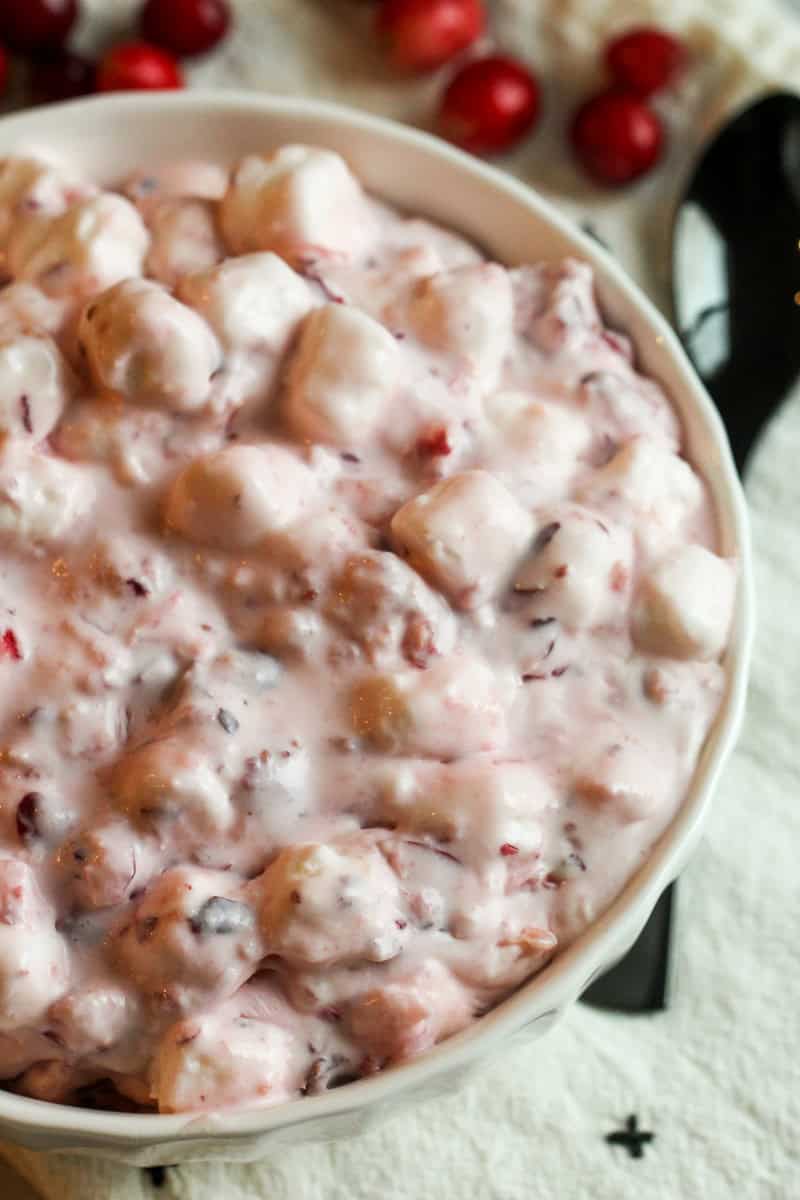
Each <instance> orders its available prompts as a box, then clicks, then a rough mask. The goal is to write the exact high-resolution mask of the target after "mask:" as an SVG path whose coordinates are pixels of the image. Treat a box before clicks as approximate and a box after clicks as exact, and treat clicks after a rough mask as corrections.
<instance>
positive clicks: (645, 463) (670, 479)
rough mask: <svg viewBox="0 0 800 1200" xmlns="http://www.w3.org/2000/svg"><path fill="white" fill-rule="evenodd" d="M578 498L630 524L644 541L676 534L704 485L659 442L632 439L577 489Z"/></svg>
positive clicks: (696, 504) (697, 506)
mask: <svg viewBox="0 0 800 1200" xmlns="http://www.w3.org/2000/svg"><path fill="white" fill-rule="evenodd" d="M577 499H578V500H580V501H581V502H582V503H584V504H586V505H588V506H589V507H597V508H600V509H603V510H604V511H606V512H608V513H609V514H610V515H611V516H615V515H617V514H618V515H619V516H620V518H621V519H624V518H627V521H628V522H629V521H630V514H631V511H632V512H633V514H634V517H638V518H639V521H638V523H637V528H638V531H639V533H640V534H641V536H642V537H644V538H645V540H646V541H648V542H650V541H653V542H655V541H660V542H663V536H664V533H668V534H670V535H674V534H677V533H678V532H679V530H680V528H681V526H682V525H683V524H684V523H685V522H686V521H687V520H688V519H690V518H691V517H692V516H694V515H695V514H696V513H697V512H698V510H699V509H700V506H701V505H702V502H703V485H702V483H701V482H700V479H699V478H698V477H697V475H696V474H695V473H694V471H693V470H692V468H691V467H690V466H689V464H688V463H687V462H686V461H685V460H684V459H682V458H679V457H678V455H677V454H673V453H672V451H671V450H670V449H669V448H668V447H667V446H664V445H663V444H662V443H660V442H657V441H653V440H651V439H650V438H644V437H640V438H634V439H633V440H632V441H630V442H626V444H625V445H624V446H623V447H622V448H621V449H620V450H618V451H617V453H616V454H615V455H614V457H613V458H612V459H611V460H610V461H609V462H608V463H606V465H605V466H604V467H601V468H600V469H599V470H598V471H595V472H594V474H593V475H591V476H590V477H589V478H588V479H587V480H586V482H585V483H584V484H583V485H582V486H581V487H580V488H579V490H578V493H577Z"/></svg>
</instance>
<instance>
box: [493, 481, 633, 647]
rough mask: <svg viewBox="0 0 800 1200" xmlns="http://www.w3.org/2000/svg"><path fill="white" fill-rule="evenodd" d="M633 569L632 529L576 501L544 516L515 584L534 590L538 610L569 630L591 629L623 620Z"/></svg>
mask: <svg viewBox="0 0 800 1200" xmlns="http://www.w3.org/2000/svg"><path fill="white" fill-rule="evenodd" d="M551 515H552V517H553V519H552V520H551V519H550V516H551ZM632 569H633V539H632V537H631V534H630V531H629V530H627V529H625V528H623V527H622V526H619V525H616V524H614V523H613V522H612V521H609V520H608V519H601V518H600V517H599V516H596V515H595V514H594V513H592V512H591V511H590V510H588V509H585V508H581V507H579V506H578V505H574V506H572V507H570V508H567V509H563V510H562V509H556V510H553V512H552V514H546V515H545V516H543V517H542V520H541V524H540V527H539V534H538V536H537V538H536V539H534V544H533V551H532V554H531V557H530V558H528V559H527V561H526V562H525V563H523V564H522V566H521V567H520V569H519V571H518V572H517V573H516V574H515V576H514V589H515V591H517V592H518V593H522V594H529V595H531V597H532V603H533V608H534V610H535V612H536V613H537V614H538V615H540V616H545V615H546V616H548V617H557V618H558V620H559V621H560V622H561V624H562V625H564V626H565V627H566V628H567V629H591V628H592V627H593V626H597V625H603V624H607V623H614V622H619V621H620V620H621V619H624V617H625V615H626V612H627V605H628V601H629V598H630V579H631V573H632Z"/></svg>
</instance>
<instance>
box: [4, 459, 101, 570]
mask: <svg viewBox="0 0 800 1200" xmlns="http://www.w3.org/2000/svg"><path fill="white" fill-rule="evenodd" d="M94 499H95V488H94V483H93V482H92V480H91V478H90V477H89V476H88V474H87V472H86V471H82V470H81V469H80V468H79V467H75V466H73V465H72V464H71V463H66V462H63V461H62V460H61V459H58V458H51V457H50V456H49V455H47V454H40V453H37V452H36V451H35V450H30V451H27V450H26V451H22V450H20V451H19V452H15V453H8V454H6V455H5V457H4V458H3V459H2V460H0V537H9V538H12V539H13V540H14V541H16V542H17V543H19V544H20V545H22V546H25V545H29V544H31V543H36V542H44V543H54V544H55V543H58V542H61V541H64V540H66V539H68V538H69V537H70V536H71V535H72V534H73V533H75V532H77V529H76V527H77V526H78V525H79V524H80V522H81V521H82V520H83V518H84V517H85V516H86V515H87V513H88V511H89V509H90V508H91V506H92V503H93V502H94Z"/></svg>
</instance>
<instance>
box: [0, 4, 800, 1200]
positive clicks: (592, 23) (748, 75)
mask: <svg viewBox="0 0 800 1200" xmlns="http://www.w3.org/2000/svg"><path fill="white" fill-rule="evenodd" d="M86 8H87V11H88V13H89V20H87V22H86V27H85V29H84V31H83V32H84V34H85V38H86V42H87V44H90V43H92V42H94V43H97V41H98V40H100V41H102V40H103V39H104V38H106V37H110V36H113V35H114V34H115V33H116V32H117V31H118V30H119V29H120V28H122V27H124V25H125V22H126V20H127V19H128V18H129V15H130V13H131V12H132V11H133V10H134V9H135V8H136V0H86ZM236 8H237V10H238V24H237V30H236V33H235V34H234V36H233V37H232V38H231V39H230V41H229V43H228V44H227V46H226V47H225V49H224V50H221V51H220V52H218V53H217V54H216V55H212V56H211V58H210V59H209V60H208V61H207V62H205V63H202V64H200V65H199V66H197V67H195V68H193V69H192V72H191V75H192V82H193V83H197V84H202V85H215V86H216V85H237V86H251V87H255V88H259V89H261V90H266V91H280V92H290V93H299V94H303V95H317V96H327V97H333V98H336V99H340V100H344V101H347V102H350V103H354V104H358V105H361V106H363V107H366V108H370V109H372V110H375V111H379V112H382V113H385V114H388V115H393V116H397V117H400V118H403V119H409V120H419V121H424V119H425V114H426V113H427V112H428V111H429V106H430V99H431V85H430V84H429V83H428V82H423V83H417V82H414V83H406V82H397V81H390V80H388V79H387V77H386V75H385V72H383V71H382V67H381V62H380V60H379V58H378V57H377V56H376V55H375V54H374V52H373V51H372V50H371V48H370V42H369V38H368V37H367V36H365V33H364V29H365V26H366V22H367V20H368V15H369V14H368V11H367V10H369V8H370V6H369V5H367V4H361V5H359V4H357V3H355V2H354V0H239V3H238V4H237V5H236ZM492 9H493V26H494V29H495V31H496V33H497V35H498V39H499V40H500V41H501V43H502V44H503V45H504V46H505V47H507V48H509V49H513V50H514V51H515V52H516V53H517V54H520V55H522V56H523V57H527V58H530V59H531V61H532V62H533V63H534V64H535V65H536V66H537V68H539V69H540V70H541V72H542V75H543V78H544V79H545V81H546V86H547V114H546V118H545V122H544V126H543V128H542V130H541V131H540V133H539V135H538V137H537V138H536V140H535V141H534V143H533V144H532V145H530V146H526V147H525V148H524V149H522V150H520V151H519V152H518V153H517V155H516V156H515V157H514V158H513V160H511V162H510V164H509V165H510V167H511V169H513V170H515V171H516V172H517V173H519V174H520V175H521V176H522V177H523V178H525V179H528V180H530V181H531V182H533V183H535V184H537V185H538V186H540V187H541V188H542V189H543V190H545V191H547V192H550V193H551V194H553V195H555V196H557V197H558V198H559V200H560V201H561V202H562V203H563V204H564V205H565V206H566V207H567V208H568V210H569V211H570V212H572V213H573V214H574V215H575V216H576V217H578V218H580V219H588V220H590V221H591V223H592V225H593V227H594V229H595V230H596V232H597V233H599V234H600V235H601V236H602V237H603V238H604V239H605V240H606V241H608V242H609V244H610V246H611V248H612V250H613V252H614V253H616V254H618V255H619V257H620V258H621V259H622V261H623V262H624V263H625V265H626V266H627V267H628V269H629V270H631V272H632V273H633V274H634V275H635V276H636V277H637V278H638V279H639V280H640V282H642V283H643V284H644V286H645V287H646V288H647V289H648V290H649V291H650V293H651V295H653V296H654V297H655V299H656V300H657V301H658V302H659V303H661V304H665V298H666V295H667V276H666V266H665V264H666V254H665V250H666V248H667V238H668V224H669V212H670V208H671V206H672V204H673V203H674V200H675V198H676V196H677V195H678V192H679V188H680V185H681V182H682V180H683V179H684V178H685V174H686V170H687V168H688V164H689V161H690V159H691V155H692V153H693V151H694V149H695V148H696V146H697V144H698V143H699V142H700V141H702V139H703V138H704V137H705V136H707V135H708V133H709V131H710V130H711V128H713V126H714V125H715V124H717V123H718V122H719V120H720V119H722V117H723V116H724V115H725V114H726V113H727V112H729V111H730V109H731V107H732V106H733V105H734V104H735V103H737V102H739V101H740V100H741V99H742V98H743V97H745V96H746V95H748V94H749V93H752V92H753V91H757V90H758V88H759V87H760V86H762V85H763V80H764V79H765V78H768V79H778V80H780V79H783V80H786V81H791V80H792V79H794V80H795V82H797V81H799V80H800V20H798V19H795V18H793V17H792V16H790V15H789V13H788V10H782V9H779V8H778V7H774V6H773V4H772V3H771V2H767V0H763V2H759V0H694V2H692V0H670V3H669V4H665V3H663V0H661V2H660V3H656V2H655V0H617V2H616V3H615V2H613V0H605V2H604V0H497V2H496V3H495V4H493V5H492ZM641 19H644V20H655V21H658V22H659V23H663V22H666V23H668V24H670V25H672V26H674V27H675V28H678V29H679V30H681V31H682V32H683V33H684V34H685V35H686V36H687V37H688V38H689V40H690V42H691V44H692V46H693V47H694V50H695V63H694V67H693V70H692V72H691V73H690V75H689V77H688V78H687V81H686V82H685V84H684V85H683V86H682V87H681V89H680V92H679V94H677V95H675V96H673V97H668V98H666V99H665V100H664V103H663V108H664V112H665V115H666V116H667V117H668V119H669V121H670V123H671V126H672V128H673V129H674V135H673V142H672V148H671V151H670V160H669V162H668V164H667V166H666V168H665V169H662V170H660V171H658V172H657V173H656V174H655V175H654V176H653V177H652V178H651V179H650V180H648V181H646V182H645V183H643V184H641V185H640V186H639V187H637V188H635V189H633V190H631V191H628V192H624V193H622V194H615V195H612V196H607V195H605V194H602V193H599V192H597V191H594V190H593V189H587V188H586V186H585V185H584V184H583V183H582V182H581V180H580V179H579V178H578V176H577V174H576V173H575V172H574V171H573V169H572V168H571V166H570V165H569V162H568V159H567V156H566V154H565V152H564V149H563V125H564V113H565V112H566V111H567V108H568V106H569V105H570V104H571V103H572V102H573V101H574V98H575V97H577V96H578V95H579V94H581V92H582V91H583V90H587V89H588V88H589V87H591V86H592V85H593V80H594V82H597V79H598V78H599V75H598V68H597V48H598V46H599V44H600V42H601V41H602V39H603V38H604V37H605V36H607V34H608V32H609V31H611V30H614V29H618V28H620V27H625V26H628V25H630V24H631V23H633V22H636V21H639V20H641ZM799 269H800V264H799ZM798 280H799V282H800V275H799V276H798ZM758 402H759V398H758V395H757V394H754V396H753V403H754V404H757V403H758ZM798 462H800V407H798V404H797V403H796V402H795V403H792V404H789V405H788V406H787V407H786V409H785V410H784V412H783V413H782V414H781V415H780V416H779V417H778V419H777V420H776V421H775V422H774V423H773V425H772V427H771V428H770V430H769V431H768V433H767V436H766V437H765V439H764V441H763V443H762V444H761V446H760V448H759V450H758V452H757V453H756V455H755V457H754V460H753V463H752V467H751V471H750V476H749V480H748V495H749V500H750V504H751V509H752V514H753V524H754V540H755V547H756V563H757V571H758V592H759V608H760V632H759V637H758V642H757V648H756V656H755V665H754V673H753V683H752V689H751V696H750V706H749V711H748V718H747V724H746V728H745V733H744V736H743V738H742V741H741V744H740V746H739V749H738V751H737V753H736V756H735V758H734V760H733V762H732V763H731V765H730V767H729V769H728V771H727V773H726V775H725V778H724V781H723V783H722V786H721V787H720V789H719V794H718V796H717V802H716V807H715V810H714V814H713V817H712V819H711V822H710V825H709V829H708V834H707V837H706V839H705V841H704V843H703V845H702V847H701V849H700V851H699V853H698V854H697V856H696V858H695V860H694V862H693V863H692V865H691V867H690V869H689V870H688V871H687V873H686V875H685V876H684V878H683V880H682V882H681V885H680V889H679V899H680V922H679V938H678V947H677V956H678V962H677V981H676V987H675V991H674V997H673V1003H672V1006H671V1008H670V1009H669V1011H668V1012H666V1013H664V1014H660V1015H657V1016H648V1017H617V1016H613V1015H609V1014H605V1013H600V1012H597V1011H594V1010H592V1009H589V1008H586V1007H584V1006H576V1007H575V1008H574V1009H573V1010H572V1011H571V1012H570V1013H569V1014H568V1015H567V1017H566V1018H565V1019H564V1021H563V1023H562V1024H561V1025H560V1026H559V1027H558V1028H556V1029H555V1030H554V1031H553V1032H552V1033H551V1034H550V1035H548V1037H546V1038H545V1039H544V1040H543V1041H539V1042H536V1043H533V1044H531V1045H530V1046H529V1047H528V1048H527V1049H526V1050H520V1049H518V1048H515V1049H514V1051H513V1053H512V1054H508V1055H506V1056H505V1057H498V1058H495V1059H494V1060H493V1061H492V1062H491V1063H489V1064H487V1065H486V1066H485V1067H484V1068H483V1069H482V1071H481V1072H480V1073H479V1074H478V1076H477V1077H476V1079H475V1081H474V1082H473V1083H472V1084H471V1086H469V1087H468V1088H466V1089H465V1090H463V1091H462V1092H459V1093H458V1094H456V1095H453V1096H452V1097H449V1098H448V1099H445V1100H436V1101H429V1102H427V1103H425V1104H423V1105H420V1106H419V1107H418V1108H416V1109H415V1110H412V1111H410V1112H408V1113H407V1114H405V1115H403V1116H400V1117H398V1118H396V1119H394V1120H393V1121H391V1122H390V1123H388V1124H386V1125H384V1126H383V1127H381V1128H379V1129H376V1130H374V1131H373V1132H371V1133H369V1134H367V1135H364V1136H362V1137H361V1138H359V1139H357V1140H353V1141H349V1142H340V1143H334V1144H332V1145H325V1146H319V1147H308V1146H303V1147H300V1148H297V1149H291V1150H286V1151H282V1152H281V1153H279V1154H278V1155H276V1156H275V1157H273V1158H271V1159H269V1160H266V1161H264V1162H261V1163H258V1164H255V1165H253V1166H231V1167H227V1166H224V1165H217V1164H208V1165H198V1166H193V1167H181V1168H172V1169H170V1170H169V1171H168V1172H167V1173H166V1177H165V1179H164V1180H163V1181H162V1180H158V1179H154V1178H153V1177H152V1176H151V1175H148V1174H147V1173H145V1172H143V1171H139V1170H136V1169H133V1168H127V1167H117V1166H113V1165H111V1164H104V1163H93V1162H90V1161H89V1160H86V1159H78V1158H70V1157H67V1156H64V1155H60V1156H49V1157H48V1156H42V1155H36V1154H32V1153H28V1152H25V1151H19V1150H17V1149H15V1148H13V1147H10V1146H0V1152H2V1153H3V1154H4V1155H5V1157H6V1159H7V1161H8V1163H9V1164H11V1165H13V1167H14V1168H15V1169H16V1170H17V1171H18V1172H19V1173H20V1175H22V1176H23V1177H24V1178H25V1179H26V1180H27V1181H29V1182H30V1183H31V1184H32V1185H34V1186H35V1187H36V1188H37V1189H38V1190H39V1191H40V1192H41V1194H42V1195H43V1196H44V1197H46V1198H47V1200H106V1198H108V1200H142V1198H144V1197H147V1198H148V1200H150V1198H153V1197H159V1196H166V1197H170V1196H172V1197H185V1198H186V1200H220V1198H222V1200H245V1198H247V1200H250V1198H253V1200H254V1198H255V1197H259V1198H262V1200H312V1198H313V1200H322V1198H325V1200H418V1198H420V1200H421V1198H424V1200H462V1198H464V1200H466V1198H469V1200H473V1198H475V1200H642V1198H645V1200H662V1198H663V1200H695V1198H696V1200H701V1198H702V1200H731V1198H733V1197H735V1198H736V1200H797V1197H800V1160H799V1159H798V1146H799V1145H800V1022H798V990H799V988H798V984H799V983H800V968H799V967H798V963H799V962H800V955H799V954H798V942H797V938H798V919H799V918H800V870H798V855H800V807H798V802H797V795H796V790H797V770H796V741H797V730H796V725H797V713H798V712H800V616H798V615H797V614H798V605H797V596H798V593H799V592H800V527H799V526H798V521H797V516H798V514H800V472H798V469H797V464H798ZM632 1113H635V1114H637V1116H638V1118H639V1121H640V1126H641V1128H643V1129H646V1130H650V1131H652V1132H653V1133H654V1134H655V1140H654V1141H653V1142H652V1143H650V1144H649V1145H648V1146H647V1147H646V1148H645V1154H644V1157H642V1158H640V1159H634V1158H631V1157H629V1156H628V1155H627V1153H626V1151H625V1149H624V1148H622V1147H618V1146H610V1145H608V1144H607V1143H606V1141H605V1135H606V1134H607V1133H608V1132H610V1131H612V1130H615V1129H619V1128H621V1127H622V1123H623V1122H624V1120H625V1119H626V1117H627V1116H628V1115H629V1114H632ZM157 1184H160V1188H159V1189H158V1190H157ZM16 1187H17V1185H16V1184H15V1183H14V1182H12V1180H11V1177H10V1176H9V1178H8V1180H7V1179H6V1178H5V1177H4V1174H3V1172H2V1169H0V1194H2V1196H3V1200H12V1198H13V1197H15V1194H16V1192H15V1189H16ZM19 1188H20V1192H19V1194H20V1196H22V1195H27V1194H28V1192H27V1188H25V1189H24V1191H23V1190H22V1188H23V1185H22V1184H20V1185H19Z"/></svg>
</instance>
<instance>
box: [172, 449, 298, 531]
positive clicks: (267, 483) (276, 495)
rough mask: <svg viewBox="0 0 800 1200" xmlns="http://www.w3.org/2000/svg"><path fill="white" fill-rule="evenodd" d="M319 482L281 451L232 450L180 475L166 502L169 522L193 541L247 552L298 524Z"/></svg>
mask: <svg viewBox="0 0 800 1200" xmlns="http://www.w3.org/2000/svg"><path fill="white" fill-rule="evenodd" d="M315 483H316V481H315V479H314V476H313V475H312V473H311V472H310V471H309V469H308V467H306V466H305V465H304V464H303V463H302V462H301V461H300V459H299V458H297V457H296V456H295V455H294V454H292V453H291V451H289V450H285V449H284V448H283V447H282V446H278V445H274V444H267V445H262V446H230V447H227V448H226V449H224V450H219V451H218V452H217V453H216V454H210V455H208V456H207V457H204V458H198V459H195V461H194V462H192V463H190V464H189V466H188V467H186V468H185V469H184V470H183V471H182V472H181V473H180V475H179V476H178V478H177V479H176V480H175V482H174V483H173V485H172V488H171V490H170V492H169V495H168V497H167V502H166V509H165V516H166V522H167V525H168V526H169V528H170V529H173V530H174V531H175V532H176V533H180V534H182V535H183V536H184V537H186V538H189V539H190V540H191V541H195V542H200V543H203V544H205V545H211V546H220V547H222V548H226V547H228V548H230V549H246V548H248V547H253V546H256V545H258V543H259V542H262V541H263V540H264V538H266V537H267V536H268V535H269V534H273V533H278V532H280V531H281V530H284V529H286V528H287V526H289V525H291V524H292V523H293V522H294V521H296V520H297V519H298V518H299V517H300V516H301V515H302V514H303V512H304V511H305V509H306V507H307V505H308V504H309V503H310V501H311V500H312V499H313V495H314V490H315Z"/></svg>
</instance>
